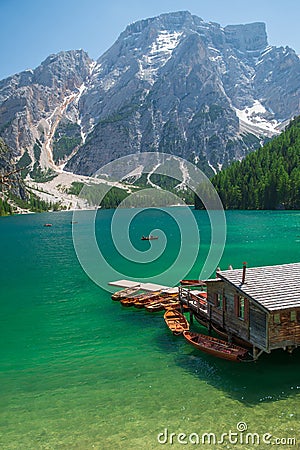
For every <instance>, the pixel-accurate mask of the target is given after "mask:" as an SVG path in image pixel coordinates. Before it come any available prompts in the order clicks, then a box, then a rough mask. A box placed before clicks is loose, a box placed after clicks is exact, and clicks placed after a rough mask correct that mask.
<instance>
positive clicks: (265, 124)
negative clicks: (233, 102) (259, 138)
mask: <svg viewBox="0 0 300 450" xmlns="http://www.w3.org/2000/svg"><path fill="white" fill-rule="evenodd" d="M234 109H235V112H236V115H237V116H238V118H239V120H240V125H241V128H243V124H245V125H248V126H249V127H250V128H251V130H252V131H251V132H255V129H256V133H254V134H256V135H261V134H267V135H270V136H273V135H274V134H278V133H279V130H278V127H279V126H280V122H278V121H277V120H275V119H272V120H268V119H266V118H265V115H266V114H269V113H268V111H267V110H266V108H265V107H264V106H263V105H262V104H261V103H260V101H259V100H255V101H254V103H253V105H252V106H250V107H246V108H244V109H238V108H234ZM241 131H243V130H241ZM245 131H248V129H247V127H246V129H245Z"/></svg>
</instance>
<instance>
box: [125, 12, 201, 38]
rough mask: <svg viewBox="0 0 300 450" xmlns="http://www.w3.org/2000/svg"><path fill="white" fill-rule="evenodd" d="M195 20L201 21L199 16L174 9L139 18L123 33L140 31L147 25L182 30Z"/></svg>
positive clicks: (169, 29)
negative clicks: (173, 10)
mask: <svg viewBox="0 0 300 450" xmlns="http://www.w3.org/2000/svg"><path fill="white" fill-rule="evenodd" d="M195 21H196V22H197V23H198V22H203V20H202V19H201V18H200V17H197V16H193V15H192V14H191V13H190V12H189V11H176V12H171V13H163V14H160V15H159V16H155V17H150V18H149V19H144V20H139V21H137V22H134V23H132V24H130V25H128V26H127V28H126V30H125V32H124V33H125V34H127V35H128V34H132V33H140V32H142V31H143V30H145V28H147V27H148V26H151V25H152V26H156V27H157V28H164V29H166V30H168V31H173V32H175V31H182V29H184V28H187V27H190V26H192V25H194V24H195Z"/></svg>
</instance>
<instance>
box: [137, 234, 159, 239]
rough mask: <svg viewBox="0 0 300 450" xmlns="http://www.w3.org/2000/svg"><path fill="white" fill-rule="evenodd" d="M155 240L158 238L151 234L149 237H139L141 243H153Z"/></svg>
mask: <svg viewBox="0 0 300 450" xmlns="http://www.w3.org/2000/svg"><path fill="white" fill-rule="evenodd" d="M156 239H158V236H152V235H151V234H150V236H142V237H141V241H155V240H156Z"/></svg>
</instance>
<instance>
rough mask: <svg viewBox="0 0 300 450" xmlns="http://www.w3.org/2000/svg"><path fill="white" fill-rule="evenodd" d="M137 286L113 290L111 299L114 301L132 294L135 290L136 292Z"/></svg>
mask: <svg viewBox="0 0 300 450" xmlns="http://www.w3.org/2000/svg"><path fill="white" fill-rule="evenodd" d="M139 289H140V288H139V286H135V287H129V288H126V289H122V290H121V291H118V292H115V293H114V294H113V295H112V296H111V299H112V300H115V301H119V300H121V298H126V297H128V296H129V295H131V294H134V293H135V292H137V291H138V290H139Z"/></svg>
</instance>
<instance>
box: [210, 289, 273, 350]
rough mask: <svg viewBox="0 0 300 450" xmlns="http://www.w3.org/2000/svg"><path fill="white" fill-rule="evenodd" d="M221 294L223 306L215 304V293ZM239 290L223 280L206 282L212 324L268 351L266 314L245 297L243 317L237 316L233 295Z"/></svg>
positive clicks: (237, 293)
mask: <svg viewBox="0 0 300 450" xmlns="http://www.w3.org/2000/svg"><path fill="white" fill-rule="evenodd" d="M217 294H219V295H222V297H223V308H222V309H220V308H219V307H217V306H216V304H215V303H216V302H215V299H216V295H217ZM237 295H240V292H239V291H238V290H237V289H235V288H234V287H233V286H232V285H230V284H229V283H226V282H225V281H221V280H220V281H219V280H216V281H215V282H214V281H209V282H208V283H207V301H208V305H209V317H210V320H211V322H212V324H216V325H219V326H220V327H222V328H224V329H225V330H226V331H227V333H230V334H232V335H235V336H237V337H239V338H241V339H243V340H245V341H247V342H250V343H251V344H252V345H254V346H255V347H258V348H260V349H262V350H264V351H268V319H267V317H268V314H267V312H266V311H265V310H264V309H263V308H260V307H259V306H257V305H256V304H255V303H253V302H252V301H251V299H249V298H247V297H245V298H246V299H247V305H246V308H247V311H246V313H245V319H244V320H243V319H241V318H239V317H238V316H237V311H236V306H235V305H236V302H235V297H236V296H237Z"/></svg>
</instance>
